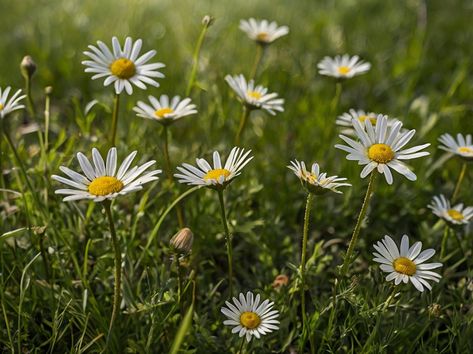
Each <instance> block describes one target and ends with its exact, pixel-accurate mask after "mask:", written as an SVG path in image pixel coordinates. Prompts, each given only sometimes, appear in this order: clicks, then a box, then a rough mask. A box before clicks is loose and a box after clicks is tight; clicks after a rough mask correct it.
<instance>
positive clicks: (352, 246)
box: [340, 170, 377, 276]
mask: <svg viewBox="0 0 473 354" xmlns="http://www.w3.org/2000/svg"><path fill="white" fill-rule="evenodd" d="M376 175H377V172H376V170H373V172H371V175H370V181H369V182H368V188H367V189H366V194H365V199H364V200H363V204H362V206H361V210H360V214H359V215H358V220H357V221H356V225H355V229H354V230H353V235H352V236H351V240H350V244H349V246H348V251H347V254H346V255H345V259H344V261H343V266H342V269H341V271H340V273H341V275H342V276H345V275H346V273H347V270H348V266H349V265H350V263H351V259H352V257H353V252H354V251H355V246H356V243H357V241H358V236H359V234H360V229H361V224H362V223H363V220H364V218H365V216H366V212H367V211H368V206H369V204H370V199H371V195H372V194H373V191H374V183H375V180H376Z"/></svg>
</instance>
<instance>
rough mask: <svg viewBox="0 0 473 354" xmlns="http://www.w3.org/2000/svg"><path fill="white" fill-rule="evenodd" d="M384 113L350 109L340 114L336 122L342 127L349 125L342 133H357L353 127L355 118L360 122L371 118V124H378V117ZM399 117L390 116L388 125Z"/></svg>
mask: <svg viewBox="0 0 473 354" xmlns="http://www.w3.org/2000/svg"><path fill="white" fill-rule="evenodd" d="M382 116H383V114H378V113H373V112H368V113H367V112H365V111H363V110H361V109H358V110H354V109H350V110H349V111H348V112H345V113H343V114H342V115H340V116H338V117H337V119H336V120H335V124H337V125H339V126H340V127H347V128H346V129H343V130H342V131H341V133H342V134H349V135H355V134H356V133H355V129H354V128H353V119H356V120H358V121H360V123H364V121H365V120H367V119H369V120H370V121H371V125H373V126H374V125H376V121H377V120H378V117H382ZM396 121H398V119H396V118H388V127H391V126H392V125H393V124H394V123H395V122H396Z"/></svg>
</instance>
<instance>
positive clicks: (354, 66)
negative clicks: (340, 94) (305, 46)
mask: <svg viewBox="0 0 473 354" xmlns="http://www.w3.org/2000/svg"><path fill="white" fill-rule="evenodd" d="M359 59H360V57H359V56H358V55H355V56H353V57H350V56H349V55H348V54H345V55H343V56H340V55H337V56H336V57H335V58H330V57H325V58H323V59H322V61H321V62H320V63H319V64H317V67H318V68H319V74H320V75H325V76H332V77H335V78H337V79H349V78H352V77H354V76H357V75H361V74H364V73H366V72H367V71H368V70H370V68H371V64H370V63H367V62H364V61H362V60H359Z"/></svg>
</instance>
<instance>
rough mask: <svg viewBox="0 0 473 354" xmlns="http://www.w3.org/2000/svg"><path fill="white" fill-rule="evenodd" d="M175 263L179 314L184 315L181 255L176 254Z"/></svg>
mask: <svg viewBox="0 0 473 354" xmlns="http://www.w3.org/2000/svg"><path fill="white" fill-rule="evenodd" d="M174 262H175V263H176V272H177V304H178V307H179V313H181V314H182V305H181V296H182V277H181V264H180V263H179V254H177V253H174Z"/></svg>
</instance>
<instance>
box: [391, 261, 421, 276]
mask: <svg viewBox="0 0 473 354" xmlns="http://www.w3.org/2000/svg"><path fill="white" fill-rule="evenodd" d="M393 268H394V270H395V271H396V272H398V273H401V274H405V275H409V276H411V275H414V274H416V268H417V267H416V264H415V263H414V262H413V261H411V260H410V259H409V258H406V257H399V258H396V259H395V260H394V262H393Z"/></svg>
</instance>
